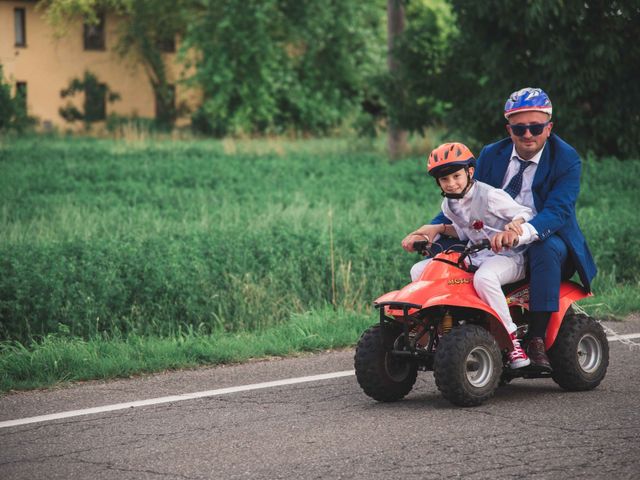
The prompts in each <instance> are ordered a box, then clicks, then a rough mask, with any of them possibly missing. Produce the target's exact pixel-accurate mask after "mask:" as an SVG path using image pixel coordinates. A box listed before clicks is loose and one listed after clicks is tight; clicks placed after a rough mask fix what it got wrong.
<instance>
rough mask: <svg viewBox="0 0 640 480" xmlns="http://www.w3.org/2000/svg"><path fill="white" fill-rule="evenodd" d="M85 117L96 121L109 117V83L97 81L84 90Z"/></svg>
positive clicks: (90, 120) (87, 119)
mask: <svg viewBox="0 0 640 480" xmlns="http://www.w3.org/2000/svg"><path fill="white" fill-rule="evenodd" d="M84 118H85V120H86V121H89V122H96V121H98V120H104V119H106V118H107V85H106V84H104V83H95V84H92V85H91V86H89V85H87V86H86V87H85V91H84Z"/></svg>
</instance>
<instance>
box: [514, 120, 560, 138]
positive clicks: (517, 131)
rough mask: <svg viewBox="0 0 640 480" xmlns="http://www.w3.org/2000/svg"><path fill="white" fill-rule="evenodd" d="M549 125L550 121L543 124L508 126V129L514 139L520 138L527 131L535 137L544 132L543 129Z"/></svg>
mask: <svg viewBox="0 0 640 480" xmlns="http://www.w3.org/2000/svg"><path fill="white" fill-rule="evenodd" d="M549 123H550V121H549V122H544V123H532V124H530V125H509V128H510V129H511V132H513V134H514V135H515V136H516V137H522V136H523V135H524V134H525V133H526V132H527V130H529V131H530V132H531V135H533V136H534V137H537V136H538V135H540V134H541V133H542V132H543V131H544V127H546V126H547V125H549Z"/></svg>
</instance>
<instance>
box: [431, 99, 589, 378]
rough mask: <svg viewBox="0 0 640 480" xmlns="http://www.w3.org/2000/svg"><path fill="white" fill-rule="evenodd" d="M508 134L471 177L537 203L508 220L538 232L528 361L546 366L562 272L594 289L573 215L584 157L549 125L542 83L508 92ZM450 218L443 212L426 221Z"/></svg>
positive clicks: (499, 239) (504, 237)
mask: <svg viewBox="0 0 640 480" xmlns="http://www.w3.org/2000/svg"><path fill="white" fill-rule="evenodd" d="M504 115H505V118H506V119H507V122H508V124H507V127H506V128H507V132H508V133H509V138H505V139H503V140H500V141H499V142H496V143H493V144H491V145H488V146H486V147H485V148H483V150H482V152H480V155H479V157H478V160H477V167H476V172H475V178H476V179H477V180H480V181H482V182H485V183H488V184H489V185H492V186H494V187H497V188H503V189H504V190H505V191H506V192H507V193H509V194H510V195H511V196H512V197H513V198H514V199H515V200H516V201H517V202H518V203H520V204H522V205H525V206H527V207H529V208H531V209H533V211H534V214H535V216H534V218H533V219H531V220H530V221H529V222H528V223H526V224H523V225H521V224H518V223H511V224H509V225H507V227H506V228H507V229H508V230H512V231H515V232H517V233H520V232H521V231H522V228H528V229H529V231H530V233H532V234H534V235H536V236H537V237H538V241H536V242H534V243H532V244H531V245H530V246H529V250H528V254H529V274H530V278H531V283H530V302H529V307H530V312H531V313H530V316H531V319H530V324H529V339H530V341H529V345H528V349H527V354H528V355H529V357H530V358H531V362H532V364H533V365H537V366H538V367H542V368H546V369H549V368H550V363H549V358H548V357H547V355H546V351H545V344H544V338H545V332H546V328H547V324H548V322H549V318H550V316H551V313H552V312H555V311H557V310H558V300H559V290H560V282H561V279H566V278H569V277H571V276H572V275H573V274H574V273H575V272H576V271H577V272H578V275H579V277H580V281H581V282H582V284H583V286H584V288H585V289H586V290H587V291H590V289H591V281H592V280H593V277H595V275H596V266H595V263H594V261H593V257H592V256H591V252H589V248H588V247H587V243H586V240H585V238H584V235H583V234H582V231H581V230H580V227H579V226H578V221H577V219H576V201H577V199H578V193H579V192H580V171H581V160H580V157H579V155H578V153H577V152H576V151H575V149H574V148H573V147H571V146H570V145H569V144H568V143H566V142H565V141H563V140H562V139H561V138H560V137H558V136H557V135H556V134H554V133H551V130H552V128H553V122H551V115H552V106H551V101H550V100H549V97H548V96H547V94H546V93H545V92H544V91H542V90H541V89H539V88H523V89H521V90H518V91H516V92H514V93H512V94H511V95H510V96H509V99H508V100H507V102H506V104H505V109H504ZM442 223H451V222H450V221H449V219H447V218H446V217H445V216H444V215H443V214H442V213H440V214H439V215H438V216H436V218H434V220H433V221H432V222H431V224H442ZM515 238H516V236H515V235H513V234H511V232H504V233H498V234H497V235H496V237H494V239H493V244H494V246H496V245H497V246H498V248H499V246H500V245H502V246H503V247H510V246H513V241H514V239H515Z"/></svg>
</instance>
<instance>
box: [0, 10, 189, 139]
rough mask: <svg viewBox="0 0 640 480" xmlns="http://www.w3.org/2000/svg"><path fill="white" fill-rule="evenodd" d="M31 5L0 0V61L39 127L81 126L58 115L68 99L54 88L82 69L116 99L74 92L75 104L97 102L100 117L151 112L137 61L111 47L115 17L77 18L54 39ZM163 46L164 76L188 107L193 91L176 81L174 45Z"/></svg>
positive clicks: (149, 115)
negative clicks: (90, 21)
mask: <svg viewBox="0 0 640 480" xmlns="http://www.w3.org/2000/svg"><path fill="white" fill-rule="evenodd" d="M36 4H37V1H28V0H22V1H20V0H9V1H7V0H0V64H1V65H2V68H3V73H4V78H5V81H8V82H9V83H11V84H12V85H14V88H15V90H16V91H19V92H21V93H22V94H23V95H24V97H25V98H26V104H27V111H28V113H29V115H31V116H34V117H36V118H37V119H38V121H39V124H40V127H41V128H42V129H43V130H50V129H53V128H54V127H55V128H59V129H68V128H71V129H78V128H80V127H81V125H78V122H75V124H74V125H72V124H70V123H69V122H67V121H65V120H64V119H63V118H62V116H61V115H60V113H59V110H60V108H61V107H65V106H66V105H67V104H68V103H69V101H70V99H69V98H62V97H61V94H60V92H61V91H62V90H63V89H66V88H67V87H68V86H69V84H70V82H71V81H72V80H73V79H76V78H77V79H81V78H83V77H84V74H85V72H86V71H89V72H91V73H92V74H93V75H95V76H96V77H97V79H98V81H99V82H100V83H101V84H104V85H106V87H107V88H108V89H109V90H110V91H112V92H115V93H117V94H118V95H119V99H118V100H116V101H114V102H108V101H107V99H106V98H98V99H95V98H94V99H85V98H84V96H83V94H81V93H80V94H77V95H75V96H74V97H73V99H72V102H73V104H75V105H76V106H77V107H78V108H79V109H82V106H83V104H84V102H85V101H91V102H94V104H95V102H96V101H97V102H98V104H99V108H98V112H99V115H101V116H102V114H103V115H104V117H105V118H106V116H108V115H109V114H112V113H114V114H118V115H122V116H138V117H147V118H154V117H155V116H156V108H157V104H156V101H155V95H154V93H153V89H152V87H151V84H150V82H149V79H148V77H147V75H146V73H145V70H144V68H143V66H142V65H136V64H135V63H133V62H132V61H131V60H127V59H122V58H121V57H120V56H118V54H116V53H115V52H114V51H113V47H114V45H115V44H116V42H117V37H116V35H117V33H116V32H117V26H118V22H119V19H118V17H117V16H116V15H114V14H110V13H107V14H105V15H104V16H103V17H101V21H100V23H99V24H98V25H95V26H88V25H84V24H83V23H82V22H78V23H77V24H74V25H73V26H72V27H71V28H70V29H69V30H68V32H67V33H66V34H65V35H64V36H63V37H61V38H58V37H56V35H55V34H54V31H53V28H52V27H51V26H50V25H49V24H48V23H47V22H46V21H45V19H44V17H43V14H42V13H41V12H40V11H39V10H37V9H36ZM165 47H166V48H165V49H166V50H167V52H166V53H165V62H166V65H167V76H168V79H169V83H170V84H172V86H173V88H174V89H175V98H176V102H178V103H182V102H185V103H186V104H187V106H189V105H191V106H193V105H194V104H195V102H196V101H197V95H196V94H194V93H193V92H191V91H187V90H185V88H183V87H182V86H181V85H180V84H179V83H178V80H179V79H180V71H181V68H180V66H179V65H178V64H177V62H176V59H175V56H176V54H175V46H173V45H166V46H165ZM172 50H173V51H172ZM103 97H104V95H103ZM100 104H102V105H103V107H100ZM102 111H103V112H102ZM188 120H189V119H188V116H185V117H183V118H179V119H178V122H177V123H178V124H185V123H188Z"/></svg>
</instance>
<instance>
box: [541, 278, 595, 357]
mask: <svg viewBox="0 0 640 480" xmlns="http://www.w3.org/2000/svg"><path fill="white" fill-rule="evenodd" d="M592 295H593V294H592V293H590V292H586V291H585V290H584V288H582V287H581V286H580V285H578V284H577V283H575V282H571V281H567V282H562V284H560V300H559V302H558V311H557V312H553V313H552V314H551V318H550V319H549V324H548V325H547V335H546V338H545V342H544V344H545V347H546V349H547V350H549V349H550V348H551V346H552V345H553V343H554V342H555V341H556V337H557V336H558V331H559V330H560V326H561V325H562V320H563V319H564V316H565V314H566V313H567V310H568V309H569V307H570V306H571V305H572V304H573V303H574V302H577V301H578V300H582V299H583V298H587V297H591V296H592Z"/></svg>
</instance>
